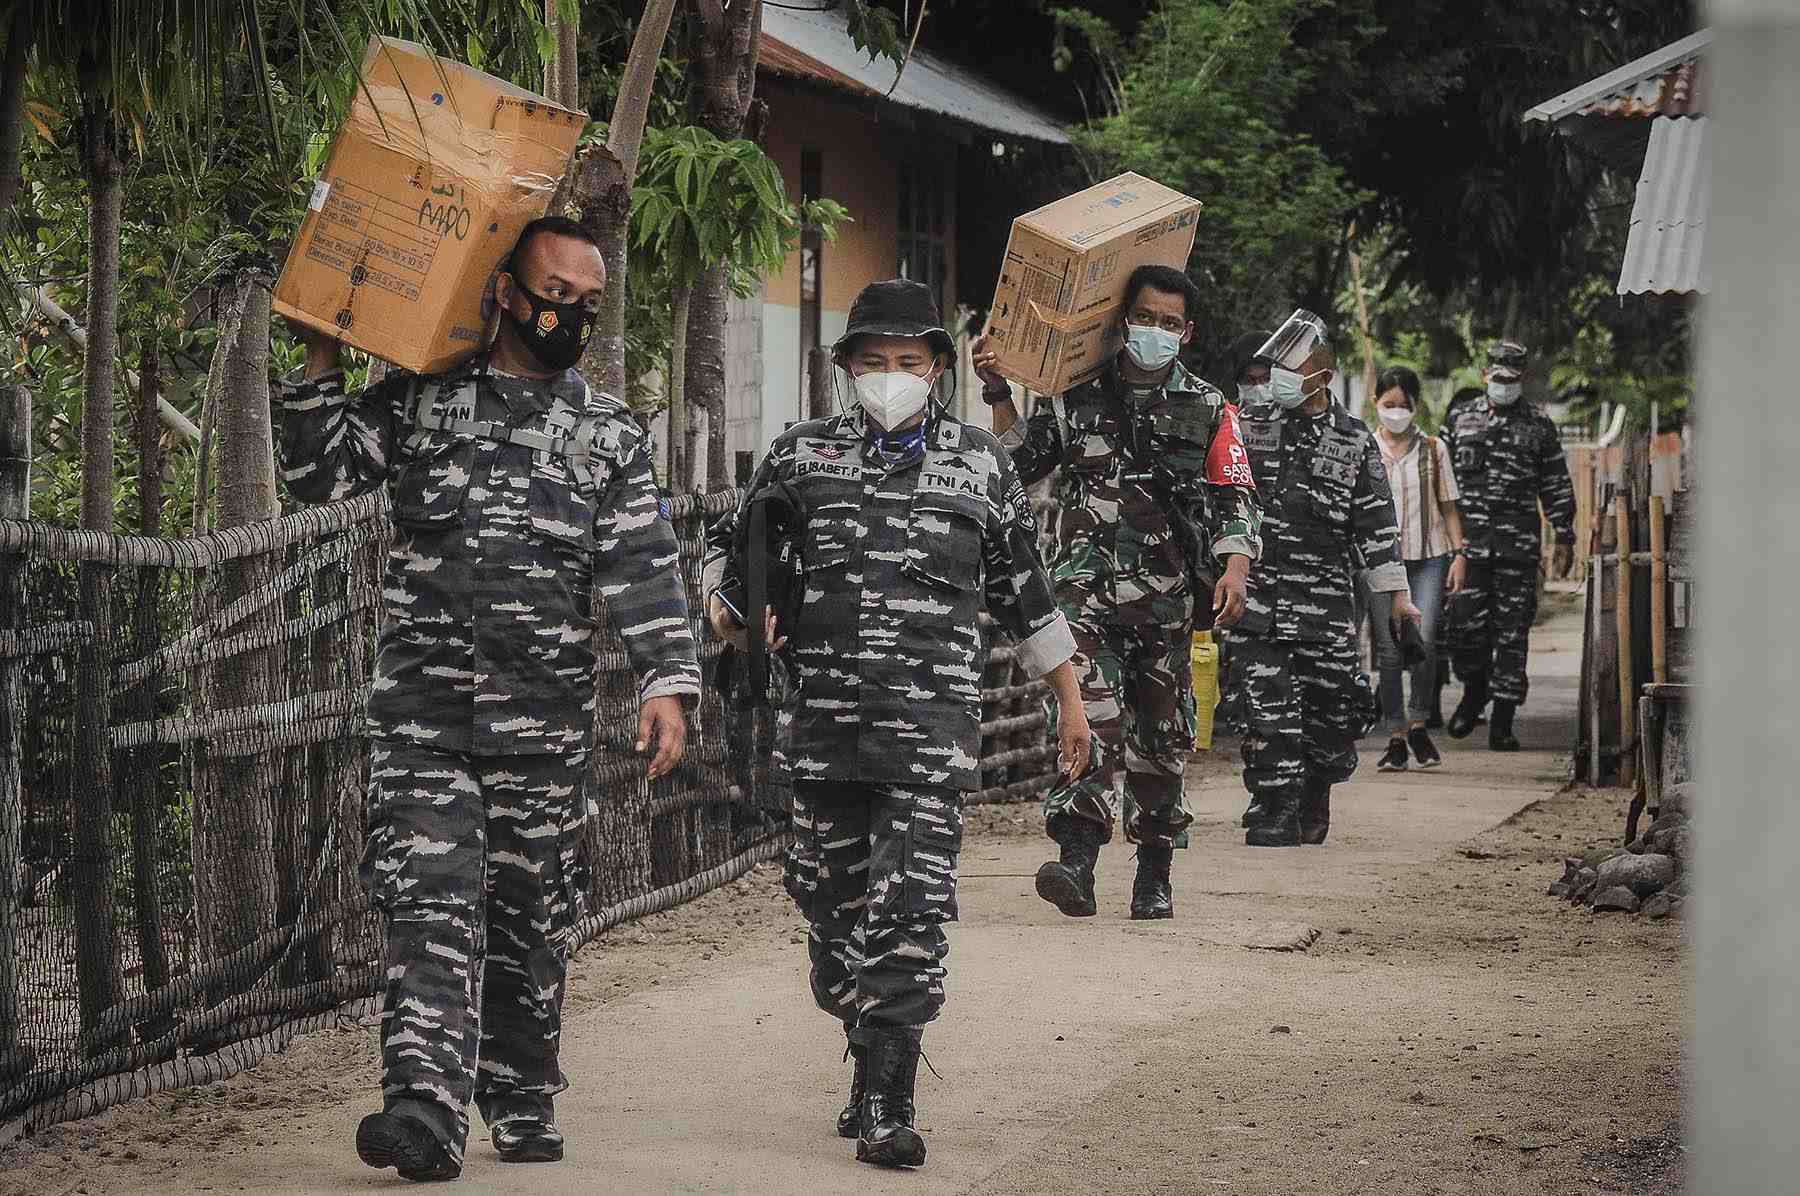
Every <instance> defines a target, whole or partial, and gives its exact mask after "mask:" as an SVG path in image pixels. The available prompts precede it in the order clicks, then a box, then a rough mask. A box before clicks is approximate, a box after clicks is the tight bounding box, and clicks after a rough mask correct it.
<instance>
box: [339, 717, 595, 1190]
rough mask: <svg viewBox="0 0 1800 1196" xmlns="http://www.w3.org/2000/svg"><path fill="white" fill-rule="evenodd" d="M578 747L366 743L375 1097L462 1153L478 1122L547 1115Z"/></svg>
mask: <svg viewBox="0 0 1800 1196" xmlns="http://www.w3.org/2000/svg"><path fill="white" fill-rule="evenodd" d="M587 764H588V758H587V754H586V753H585V752H577V753H569V754H565V755H539V756H466V755H461V754H458V753H451V752H440V751H434V750H433V749H431V748H426V747H419V746H416V745H413V744H405V743H397V742H377V743H376V744H375V745H374V747H373V749H372V751H371V754H370V761H369V781H370V785H369V811H368V814H369V837H368V844H367V847H366V849H365V851H364V854H363V861H362V880H363V884H364V885H365V886H366V887H367V888H368V890H369V894H370V897H371V899H372V900H373V902H374V904H375V906H376V908H377V909H379V910H380V911H381V913H382V915H383V920H384V922H385V924H386V927H387V947H386V951H385V954H384V956H383V961H382V962H383V987H382V1011H381V1064H382V1095H383V1099H384V1102H385V1107H386V1108H387V1109H388V1111H390V1112H402V1113H406V1114H408V1115H410V1116H413V1117H416V1118H417V1119H419V1120H420V1121H423V1122H425V1123H426V1124H427V1125H429V1126H431V1127H432V1129H433V1130H434V1131H435V1132H436V1133H437V1134H438V1135H439V1136H440V1137H441V1138H442V1140H443V1141H445V1142H446V1143H448V1144H449V1146H450V1148H451V1150H452V1152H453V1153H454V1154H455V1155H456V1156H457V1158H459V1159H460V1158H461V1157H462V1148H463V1142H464V1140H465V1139H466V1138H467V1137H468V1132H469V1117H468V1111H467V1106H468V1103H469V1101H470V1099H471V1098H473V1100H474V1101H475V1103H476V1105H477V1106H478V1107H479V1108H480V1110H481V1116H482V1119H483V1120H484V1121H486V1122H487V1124H489V1125H490V1126H491V1125H494V1124H495V1123H496V1122H497V1121H500V1120H502V1119H504V1118H506V1117H511V1116H520V1115H532V1116H549V1115H550V1113H551V1097H552V1096H553V1095H554V1094H555V1093H558V1092H561V1091H562V1090H563V1089H564V1088H566V1087H568V1084H567V1082H566V1081H565V1080H564V1078H563V1074H562V1070H561V1069H560V1068H559V1067H558V1066H557V1059H556V1055H557V1046H558V1042H559V1039H560V1038H561V1035H562V998H563V978H564V973H565V970H566V967H567V963H568V944H569V939H570V933H571V931H572V929H573V927H574V925H575V922H576V920H577V917H578V914H579V912H580V911H579V903H580V900H581V894H582V893H583V892H584V891H585V885H584V884H583V882H582V877H581V876H580V874H579V868H578V864H577V861H576V851H575V848H576V844H577V843H578V842H579V839H580V834H579V831H580V826H581V821H582V818H583V816H584V814H585V811H586V792H587V788H586V786H587V774H588V767H587Z"/></svg>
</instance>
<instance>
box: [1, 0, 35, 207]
mask: <svg viewBox="0 0 1800 1196" xmlns="http://www.w3.org/2000/svg"><path fill="white" fill-rule="evenodd" d="M36 16H37V12H36V8H35V6H34V5H31V4H19V5H15V6H14V7H13V19H12V28H11V29H10V30H8V31H7V35H6V60H5V63H4V64H3V65H0V216H4V215H5V214H6V210H7V209H8V208H10V207H12V202H13V200H14V199H16V198H17V197H18V194H19V188H20V186H21V185H23V180H22V179H21V178H20V177H19V145H20V142H21V140H22V139H23V136H24V133H25V63H26V57H27V54H28V53H29V51H30V49H31V36H32V33H33V30H32V23H33V21H34V20H35V19H36Z"/></svg>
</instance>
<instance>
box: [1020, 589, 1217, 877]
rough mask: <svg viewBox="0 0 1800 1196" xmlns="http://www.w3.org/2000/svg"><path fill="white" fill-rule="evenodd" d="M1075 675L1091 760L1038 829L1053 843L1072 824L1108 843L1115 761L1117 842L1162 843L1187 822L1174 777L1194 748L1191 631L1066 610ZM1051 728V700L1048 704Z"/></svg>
mask: <svg viewBox="0 0 1800 1196" xmlns="http://www.w3.org/2000/svg"><path fill="white" fill-rule="evenodd" d="M1063 615H1064V617H1065V618H1067V619H1068V621H1069V628H1070V630H1071V631H1073V632H1074V633H1075V658H1074V660H1073V661H1072V662H1071V663H1072V664H1073V665H1074V666H1075V678H1076V680H1077V682H1078V683H1079V684H1080V686H1081V702H1082V705H1083V706H1084V707H1085V708H1086V710H1087V717H1088V726H1089V727H1090V728H1091V729H1092V730H1093V733H1094V740H1093V762H1092V763H1091V764H1090V765H1089V767H1088V770H1087V772H1086V773H1085V774H1083V775H1082V776H1081V777H1080V778H1078V779H1076V780H1075V781H1073V782H1070V783H1067V784H1063V785H1060V786H1058V787H1057V788H1055V789H1052V790H1051V791H1050V796H1049V797H1047V798H1045V799H1044V829H1045V830H1046V831H1047V832H1049V835H1050V837H1051V838H1052V839H1056V838H1058V837H1059V835H1060V833H1061V832H1062V830H1063V829H1064V828H1065V826H1066V825H1067V820H1069V819H1072V818H1085V819H1087V820H1088V821H1090V822H1093V823H1096V824H1098V825H1099V826H1100V827H1101V828H1103V829H1104V830H1105V832H1106V837H1107V839H1109V840H1110V839H1111V838H1112V827H1113V823H1114V821H1115V820H1116V819H1117V817H1118V811H1117V810H1115V809H1114V806H1113V803H1114V800H1115V799H1114V793H1115V791H1116V789H1117V774H1118V770H1119V766H1120V764H1121V763H1123V764H1124V768H1125V794H1126V797H1127V799H1128V800H1129V803H1130V806H1131V815H1130V818H1129V820H1128V822H1127V824H1126V826H1125V837H1126V838H1127V839H1129V840H1130V841H1132V842H1133V843H1151V844H1156V845H1160V846H1164V847H1167V846H1170V845H1172V844H1174V843H1175V842H1176V840H1177V839H1178V838H1179V837H1180V836H1181V833H1182V831H1184V830H1186V829H1187V826H1188V824H1189V823H1191V822H1193V821H1194V816H1193V815H1192V814H1190V813H1188V810H1187V805H1186V802H1185V801H1184V800H1183V798H1182V791H1181V781H1182V774H1183V772H1184V771H1186V769H1187V760H1188V755H1189V753H1191V752H1192V751H1193V748H1194V673H1193V632H1192V631H1191V630H1190V627H1191V624H1189V623H1186V622H1182V623H1174V624H1167V625H1164V624H1155V623H1152V624H1146V625H1142V626H1136V627H1125V626H1120V625H1119V624H1118V623H1117V622H1116V621H1114V619H1113V617H1112V612H1110V611H1108V610H1106V609H1105V608H1099V607H1092V606H1081V607H1076V606H1070V605H1067V604H1065V605H1064V607H1063ZM1050 725H1051V726H1055V725H1056V700H1055V699H1054V698H1052V699H1050Z"/></svg>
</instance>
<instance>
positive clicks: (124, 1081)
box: [0, 492, 1055, 1134]
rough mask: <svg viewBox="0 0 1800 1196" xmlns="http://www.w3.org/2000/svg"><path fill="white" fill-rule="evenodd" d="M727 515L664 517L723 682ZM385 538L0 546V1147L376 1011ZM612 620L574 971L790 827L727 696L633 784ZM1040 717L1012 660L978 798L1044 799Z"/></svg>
mask: <svg viewBox="0 0 1800 1196" xmlns="http://www.w3.org/2000/svg"><path fill="white" fill-rule="evenodd" d="M735 500H736V493H735V492H725V493H720V494H715V495H710V496H705V497H701V496H693V497H684V498H678V499H676V500H674V501H673V504H672V507H673V510H672V515H673V520H674V523H675V527H676V531H677V536H678V538H679V541H680V546H681V564H682V568H683V570H684V573H685V576H686V578H687V582H688V589H689V600H690V608H691V610H692V612H693V616H694V619H695V623H696V628H695V630H696V635H697V638H698V642H700V643H701V644H702V645H703V647H702V650H701V651H702V663H703V665H704V667H705V668H706V670H707V671H708V673H709V675H710V673H711V671H712V669H713V667H714V664H715V661H716V658H717V656H718V653H719V651H720V645H719V644H718V643H717V642H716V641H714V640H713V639H711V638H710V636H701V635H700V632H701V630H702V629H701V627H700V626H699V624H700V622H701V610H702V607H701V602H700V593H699V574H700V555H701V551H702V538H703V534H704V525H705V523H706V522H707V521H709V520H710V519H712V518H714V517H716V516H717V515H718V514H719V513H721V512H722V511H724V510H725V509H727V508H728V507H729V506H730V505H732V504H733V503H734V502H735ZM388 537H389V534H388V521H387V515H386V509H385V505H384V501H383V499H382V496H381V495H380V494H379V493H377V494H372V495H368V496H365V497H364V498H361V499H357V500H354V501H351V502H347V503H339V504H333V505H331V506H328V507H319V508H312V509H308V510H304V511H301V512H299V513H297V514H294V515H290V516H287V517H285V518H283V519H279V520H273V521H269V522H267V523H262V524H255V525H251V526H248V527H244V528H237V529H232V530H230V531H226V532H220V533H215V534H213V535H210V536H206V537H203V538H200V539H193V540H166V539H152V538H145V537H126V536H108V535H100V534H96V533H84V532H71V531H65V530H59V529H52V528H49V527H47V526H45V525H42V524H35V523H24V522H14V521H0V1134H4V1133H9V1132H30V1131H32V1130H34V1129H37V1128H41V1127H43V1126H46V1125H50V1124H54V1123H56V1122H59V1121H64V1120H68V1119H70V1118H73V1117H80V1116H85V1115H88V1114H91V1113H94V1112H97V1111H99V1110H101V1109H104V1108H106V1107H108V1106H110V1105H112V1104H115V1103H117V1102H119V1101H121V1100H126V1099H130V1098H133V1097H136V1096H141V1095H145V1094H148V1093H150V1092H155V1091H159V1090H163V1089H167V1088H171V1087H178V1086H181V1085H185V1084H193V1083H202V1082H208V1081H212V1080H217V1079H221V1078H224V1077H225V1076H228V1075H231V1074H234V1073H235V1072H237V1071H240V1070H242V1069H243V1068H245V1067H248V1066H252V1065H253V1064H254V1063H255V1062H256V1061H257V1060H258V1059H260V1058H262V1057H263V1056H265V1055H266V1054H267V1053H268V1052H269V1051H271V1050H276V1049H280V1047H282V1046H284V1045H285V1044H286V1043H287V1042H288V1041H289V1040H291V1039H292V1037H293V1036H294V1035H295V1034H297V1033H301V1032H304V1031H305V1030H307V1029H309V1028H312V1027H315V1026H318V1025H321V1024H325V1023H326V1022H327V1021H329V1020H331V1019H332V1018H333V1017H334V1016H335V1015H334V1013H333V1011H334V1010H337V1009H338V1008H339V1007H340V1006H342V1005H344V1004H345V1003H346V1002H350V1001H354V1000H357V999H358V998H362V997H366V996H369V995H370V994H373V993H374V992H375V990H376V981H377V963H378V960H379V958H380V954H381V940H380V935H381V928H380V925H379V922H378V921H377V919H376V916H375V914H374V913H373V912H372V911H371V909H370V907H369V904H368V901H367V898H366V896H365V894H364V892H363V890H362V888H361V887H360V886H359V884H358V882H357V876H356V872H357V863H358V859H359V856H360V853H361V850H362V844H363V826H364V797H365V793H366V790H367V785H368V748H369V744H368V740H367V738H366V737H365V735H364V731H363V719H362V708H363V703H364V699H365V696H366V694H367V690H368V684H369V679H370V675H371V672H372V669H373V662H374V654H375V639H376V634H377V632H378V630H379V629H378V626H377V622H378V620H379V618H380V610H381V606H382V603H381V595H380V585H381V581H380V578H381V570H382V565H383V562H384V560H385V557H386V554H387V551H388ZM600 613H601V618H600V620H599V622H600V626H601V628H602V631H601V634H602V636H603V637H604V638H603V641H602V643H601V645H600V648H599V656H600V662H599V667H598V670H597V673H596V678H595V683H596V687H597V703H596V707H597V708H596V715H595V750H594V752H593V754H592V769H591V783H592V784H593V785H594V786H595V793H596V797H597V800H598V805H599V808H600V811H601V813H600V817H599V818H598V819H594V820H590V821H589V822H588V824H587V827H586V830H585V832H584V842H583V845H582V848H583V851H584V853H585V856H586V862H587V864H588V867H587V869H586V872H587V875H588V876H589V877H590V883H589V891H588V892H587V894H586V897H587V905H586V912H585V915H584V916H583V918H582V919H581V921H580V923H579V926H578V932H577V945H579V944H582V943H586V942H588V941H590V940H592V939H593V938H594V937H595V936H596V935H598V934H600V933H602V932H603V931H605V930H606V929H607V928H609V927H611V926H614V925H617V924H619V923H621V922H625V921H629V920H631V919H633V918H638V917H642V916H645V915H647V914H650V913H654V912H659V911H661V910H665V909H668V908H671V907H673V906H675V905H677V904H680V903H682V902H685V901H689V900H692V899H693V898H695V897H698V896H700V895H702V894H704V893H706V892H708V891H709V890H711V889H714V888H717V887H718V886H720V885H723V884H726V883H728V882H730V881H732V880H734V879H736V878H737V877H739V876H741V875H743V874H744V873H746V872H748V871H749V870H750V869H751V868H753V867H754V866H755V865H756V864H758V863H760V862H762V861H764V860H768V859H773V858H775V857H777V856H778V855H779V854H780V852H781V850H782V849H783V847H784V845H785V839H786V830H787V825H788V815H789V796H788V794H787V792H786V791H785V787H784V786H781V785H779V784H777V783H776V782H775V781H774V780H773V779H772V778H771V777H770V775H769V772H768V761H769V755H770V747H771V745H772V737H773V728H774V716H773V712H772V711H771V710H770V709H769V708H768V707H767V706H766V705H750V704H735V703H734V704H733V705H732V706H730V707H724V706H722V705H721V703H720V701H719V698H718V696H717V693H716V691H714V690H712V689H710V688H709V690H708V692H707V693H706V694H705V696H704V697H703V699H702V702H701V705H700V708H699V710H698V712H697V715H696V717H695V728H694V734H693V735H692V736H691V737H690V741H689V749H688V753H687V756H686V758H685V759H684V760H683V762H682V764H681V765H680V766H679V767H678V768H677V769H676V770H675V772H674V773H672V774H671V775H669V776H667V777H664V778H661V779H659V780H658V781H656V782H650V781H648V780H647V779H646V777H645V770H644V761H643V759H642V758H641V757H639V756H638V755H637V753H636V752H635V750H634V747H635V739H636V724H637V710H638V701H637V684H636V679H635V677H634V676H633V675H632V673H631V671H630V669H629V666H628V663H627V660H626V656H625V650H624V646H623V644H622V643H621V642H620V641H619V640H618V638H617V637H616V635H614V634H613V632H612V630H611V626H610V623H609V622H608V621H607V620H606V619H605V618H604V612H600ZM745 688H746V687H744V686H742V685H739V686H737V687H736V692H743V690H744V689H745ZM1042 695H1043V686H1042V683H1040V682H1031V683H1027V682H1026V681H1025V680H1024V679H1022V678H1021V677H1020V676H1019V675H1018V670H1017V667H1016V666H1015V665H1014V664H1013V662H1012V658H1011V649H1010V648H1009V647H1007V646H1005V645H998V646H996V647H995V648H994V649H993V653H992V658H991V660H990V663H989V666H988V670H987V673H986V675H985V680H984V689H983V703H984V711H983V719H982V735H983V740H982V755H983V770H984V771H983V782H982V783H983V789H982V791H981V792H980V793H979V794H976V795H972V797H973V800H1023V799H1024V798H1026V797H1029V796H1031V795H1033V794H1035V793H1041V792H1043V791H1044V789H1046V788H1047V787H1048V784H1049V781H1050V780H1051V774H1052V773H1053V771H1054V768H1055V763H1054V748H1053V747H1051V746H1049V745H1048V744H1047V742H1046V733H1047V732H1046V728H1045V723H1044V715H1043V713H1042V710H1041V700H1042Z"/></svg>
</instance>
